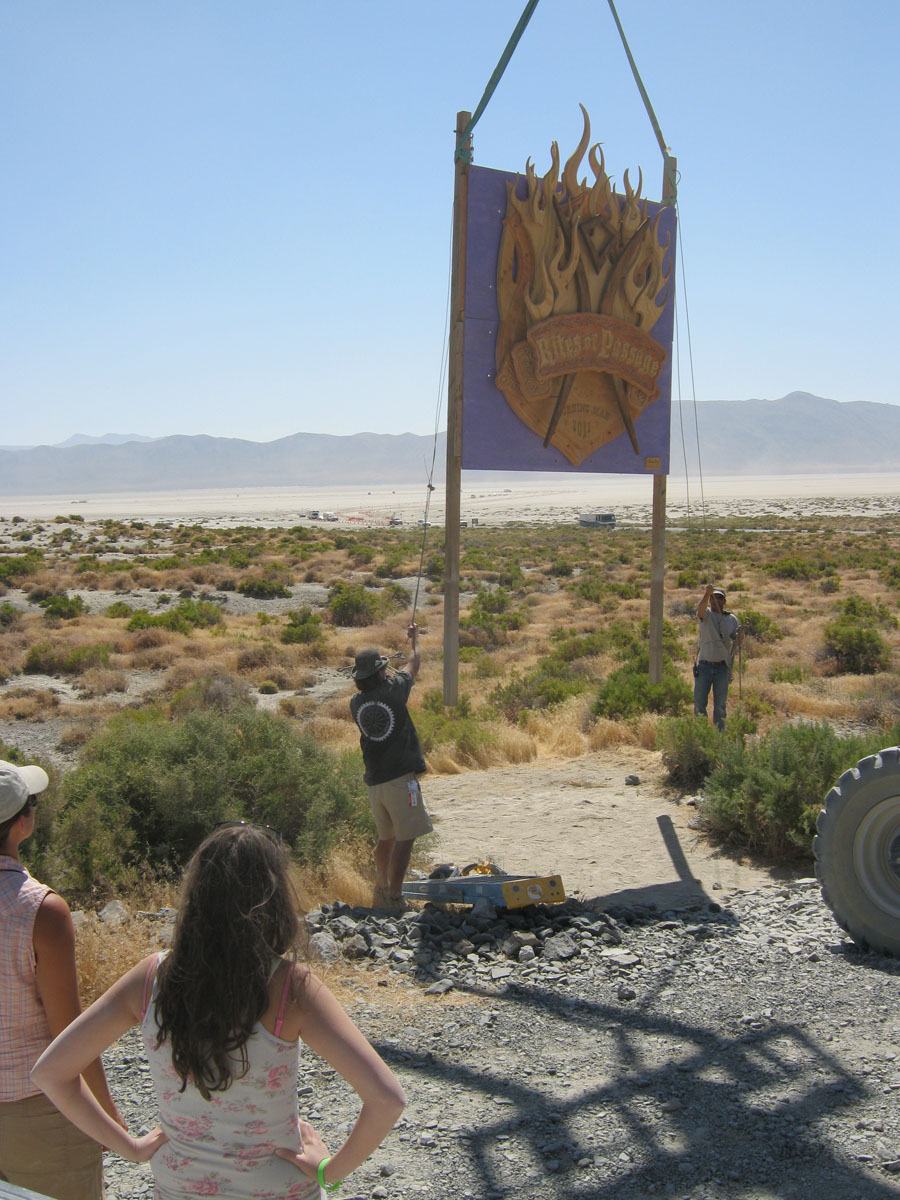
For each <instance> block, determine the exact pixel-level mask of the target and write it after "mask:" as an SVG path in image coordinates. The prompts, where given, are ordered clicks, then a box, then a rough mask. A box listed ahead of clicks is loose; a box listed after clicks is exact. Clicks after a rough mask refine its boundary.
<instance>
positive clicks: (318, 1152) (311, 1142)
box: [275, 1121, 329, 1179]
mask: <svg viewBox="0 0 900 1200" xmlns="http://www.w3.org/2000/svg"><path fill="white" fill-rule="evenodd" d="M300 1142H301V1150H300V1153H299V1154H298V1153H297V1152H296V1150H283V1149H281V1148H279V1149H278V1150H276V1151H275V1153H276V1154H277V1155H278V1157H279V1158H283V1159H284V1161H285V1162H289V1163H291V1164H292V1165H293V1166H295V1167H296V1168H297V1170H298V1171H300V1172H302V1173H303V1174H304V1175H305V1176H306V1178H307V1179H315V1178H316V1175H317V1172H318V1170H319V1163H320V1162H321V1161H322V1159H323V1158H328V1157H329V1154H328V1147H327V1146H326V1145H325V1143H324V1142H323V1141H322V1138H321V1137H320V1136H319V1132H318V1130H317V1129H314V1128H313V1126H312V1125H310V1123H309V1122H308V1121H301V1122H300Z"/></svg>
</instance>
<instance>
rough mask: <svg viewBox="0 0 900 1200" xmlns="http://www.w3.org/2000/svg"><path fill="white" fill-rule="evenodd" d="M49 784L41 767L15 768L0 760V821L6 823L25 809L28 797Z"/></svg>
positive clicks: (13, 765)
mask: <svg viewBox="0 0 900 1200" xmlns="http://www.w3.org/2000/svg"><path fill="white" fill-rule="evenodd" d="M49 782H50V776H49V775H48V774H47V772H46V771H45V770H44V768H43V767H36V766H30V767H17V766H16V765H15V764H14V763H10V762H6V761H5V760H4V759H0V821H8V820H9V818H10V817H14V816H15V815H16V813H17V812H19V811H20V810H21V809H23V808H24V807H25V804H26V802H27V800H28V797H29V796H36V795H37V794H38V792H42V791H43V790H44V788H45V787H46V786H47V784H48V783H49Z"/></svg>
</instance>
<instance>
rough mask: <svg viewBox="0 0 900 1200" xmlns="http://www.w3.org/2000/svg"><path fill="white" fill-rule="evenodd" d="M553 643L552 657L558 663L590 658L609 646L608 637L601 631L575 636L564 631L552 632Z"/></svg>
mask: <svg viewBox="0 0 900 1200" xmlns="http://www.w3.org/2000/svg"><path fill="white" fill-rule="evenodd" d="M550 638H551V641H552V642H553V657H554V658H556V659H559V661H560V662H574V661H575V660H576V659H578V658H592V657H593V656H594V655H595V654H600V653H601V652H602V651H603V650H605V649H606V648H607V646H608V645H609V637H608V635H607V634H606V633H605V632H604V631H603V630H598V631H597V632H595V633H585V634H581V635H579V634H576V633H568V632H566V631H565V630H561V629H560V630H554V631H553V632H552V633H551V635H550Z"/></svg>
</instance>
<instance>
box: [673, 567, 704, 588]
mask: <svg viewBox="0 0 900 1200" xmlns="http://www.w3.org/2000/svg"><path fill="white" fill-rule="evenodd" d="M675 585H676V587H680V588H699V586H700V572H699V571H695V570H693V568H688V569H687V570H684V571H679V572H678V576H677V578H676V580H675Z"/></svg>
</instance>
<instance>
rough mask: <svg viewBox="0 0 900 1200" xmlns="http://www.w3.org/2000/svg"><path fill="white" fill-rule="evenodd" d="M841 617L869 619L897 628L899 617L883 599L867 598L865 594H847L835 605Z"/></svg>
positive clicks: (857, 619)
mask: <svg viewBox="0 0 900 1200" xmlns="http://www.w3.org/2000/svg"><path fill="white" fill-rule="evenodd" d="M835 612H837V614H838V617H839V618H843V619H846V620H853V621H868V622H870V623H871V624H873V625H881V626H883V627H884V628H885V629H896V628H897V618H896V617H895V616H894V614H893V613H892V612H891V610H890V609H889V608H888V606H887V605H886V604H884V603H883V602H882V601H881V600H876V601H872V600H866V599H865V598H864V597H863V596H847V597H846V598H845V599H844V600H839V601H838V602H837V604H836V605H835Z"/></svg>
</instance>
